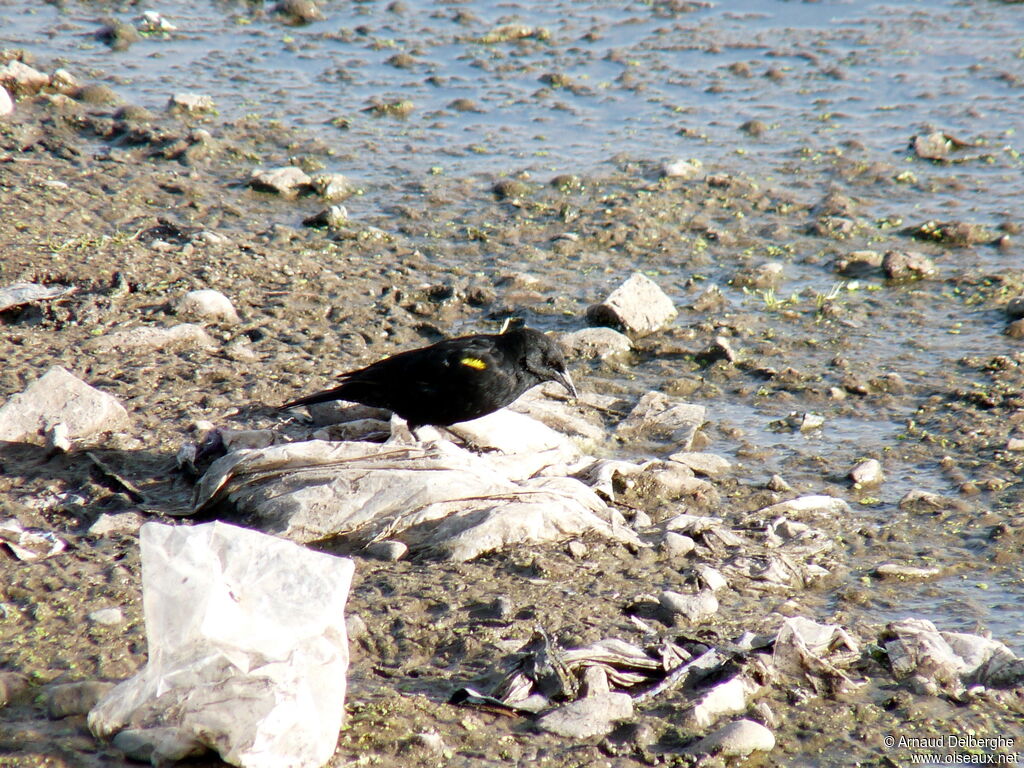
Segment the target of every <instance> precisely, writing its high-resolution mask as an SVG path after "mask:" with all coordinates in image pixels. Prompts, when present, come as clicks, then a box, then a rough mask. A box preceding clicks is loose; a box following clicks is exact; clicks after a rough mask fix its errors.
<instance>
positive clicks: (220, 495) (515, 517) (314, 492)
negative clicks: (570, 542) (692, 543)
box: [194, 413, 643, 561]
mask: <svg viewBox="0 0 1024 768" xmlns="http://www.w3.org/2000/svg"><path fill="white" fill-rule="evenodd" d="M507 415H508V416H510V417H516V418H518V419H519V420H525V422H522V423H523V424H527V423H533V424H537V422H534V421H533V420H532V419H530V418H529V417H527V416H524V415H521V414H511V413H510V414H507ZM485 418H489V417H485ZM501 418H503V419H504V418H505V417H504V416H503V417H501ZM478 421H483V419H481V420H478ZM501 424H502V426H501V427H500V429H505V428H506V426H507V425H506V423H505V422H504V421H502V422H501ZM538 426H541V427H543V425H539V424H538ZM543 429H544V430H545V432H544V438H543V440H542V442H541V443H540V447H539V449H536V448H535V446H532V445H530V444H526V445H521V446H518V447H519V449H520V450H519V451H518V452H515V453H502V452H491V453H484V454H477V453H473V452H471V451H469V450H466V449H463V448H461V447H459V446H457V445H455V444H454V443H451V442H448V441H445V440H440V439H438V440H433V441H431V442H428V443H413V444H401V443H397V442H389V443H385V444H383V445H381V444H379V443H369V442H342V443H330V442H323V441H318V440H313V441H306V442H301V443H291V444H287V445H276V446H270V447H267V448H263V449H259V450H241V451H237V452H234V453H229V454H228V455H226V456H224V457H222V458H220V459H218V460H217V461H215V462H214V463H213V464H212V465H211V466H210V468H209V470H208V471H207V472H206V474H205V475H204V476H203V478H202V479H201V480H200V482H199V484H198V485H197V486H196V491H195V497H194V510H195V513H203V512H205V511H208V510H209V509H211V508H213V507H215V506H217V505H219V504H221V503H222V502H228V503H229V504H230V505H232V506H233V507H234V509H235V512H236V514H238V515H239V519H240V520H242V521H243V522H244V523H245V524H247V525H250V526H252V527H255V528H258V529H260V530H264V531H267V532H270V533H275V534H279V535H282V536H285V537H287V538H289V539H292V540H294V541H298V542H302V543H307V542H312V541H320V540H325V539H344V540H346V541H349V542H351V543H354V544H356V545H365V544H368V543H370V542H373V541H380V540H384V539H397V540H399V541H402V542H403V543H405V544H406V545H407V546H409V547H410V549H411V550H412V551H413V552H414V553H425V554H428V555H432V556H438V557H442V558H446V559H451V560H455V561H466V560H471V559H472V558H474V557H477V556H478V555H481V554H483V553H485V552H489V551H493V550H496V549H501V548H503V547H507V546H515V545H522V544H534V543H541V542H548V541H559V540H563V539H567V538H570V537H573V536H579V535H582V534H584V533H589V532H596V533H598V534H601V535H603V536H605V537H607V538H610V539H612V540H615V541H620V542H623V543H626V544H629V545H633V546H643V544H642V543H641V541H640V539H639V538H638V537H637V535H636V534H635V533H634V532H633V531H632V530H631V529H630V528H629V527H628V526H627V525H626V523H625V520H624V519H623V517H622V515H621V514H620V513H619V512H618V511H616V510H614V509H612V508H611V507H608V506H607V505H606V504H605V503H604V501H603V500H602V499H601V498H600V497H599V496H598V495H597V494H596V493H595V492H594V491H593V490H591V489H590V488H588V487H587V486H586V485H585V484H584V483H582V482H580V481H579V480H576V479H574V478H572V477H568V476H563V475H564V474H565V473H569V472H575V471H576V470H577V469H578V468H579V464H580V461H581V457H580V455H579V452H578V450H576V449H575V448H574V447H573V446H572V445H571V443H569V442H568V441H564V442H562V441H556V444H555V445H551V444H550V442H544V441H548V440H549V439H550V437H551V434H550V433H551V430H548V429H547V428H546V427H544V428H543ZM478 438H479V439H483V437H482V436H481V435H478ZM549 473H554V476H547V475H548V474H549Z"/></svg>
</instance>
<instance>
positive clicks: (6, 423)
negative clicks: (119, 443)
mask: <svg viewBox="0 0 1024 768" xmlns="http://www.w3.org/2000/svg"><path fill="white" fill-rule="evenodd" d="M61 423H62V424H64V425H65V426H66V427H67V432H66V433H64V436H65V437H66V438H67V439H69V440H82V439H85V438H89V437H92V436H94V435H97V434H99V433H101V432H110V431H115V430H119V429H124V428H126V427H127V426H128V412H127V411H126V410H125V409H124V407H123V406H122V405H121V404H120V403H119V402H118V401H117V398H115V397H114V396H113V395H108V394H107V393H105V392H101V391H99V390H98V389H94V388H93V387H90V386H89V385H88V384H86V383H85V382H84V381H82V380H81V379H79V378H76V377H75V376H73V375H72V374H70V373H68V371H66V370H65V369H64V368H61V367H60V366H54V367H52V368H50V370H48V371H47V372H46V373H45V374H44V375H43V376H42V377H41V378H39V379H36V380H35V381H34V382H32V384H30V385H29V386H28V387H27V388H26V389H25V391H24V392H21V393H20V394H17V395H14V396H13V397H12V398H11V399H9V400H8V401H7V402H6V403H5V404H4V406H3V407H2V408H0V441H8V442H28V443H35V444H37V445H42V444H44V437H43V434H44V433H45V432H46V430H48V429H50V428H51V427H53V426H54V425H56V424H61Z"/></svg>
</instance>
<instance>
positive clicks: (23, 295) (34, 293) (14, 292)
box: [0, 88, 75, 311]
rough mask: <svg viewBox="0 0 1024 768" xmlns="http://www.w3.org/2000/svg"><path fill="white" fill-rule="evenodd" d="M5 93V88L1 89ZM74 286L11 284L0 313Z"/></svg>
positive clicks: (3, 291) (2, 294) (1, 291)
mask: <svg viewBox="0 0 1024 768" xmlns="http://www.w3.org/2000/svg"><path fill="white" fill-rule="evenodd" d="M0 91H3V88H0ZM2 114H4V112H3V93H0V115H2ZM74 290H75V288H74V286H67V285H41V284H40V283H23V282H22V283H11V284H10V285H6V286H4V287H3V288H0V311H3V310H5V309H11V308H12V307H20V306H22V305H24V304H32V303H34V302H36V301H47V300H49V299H59V298H61V297H63V296H67V295H68V294H69V293H73V292H74Z"/></svg>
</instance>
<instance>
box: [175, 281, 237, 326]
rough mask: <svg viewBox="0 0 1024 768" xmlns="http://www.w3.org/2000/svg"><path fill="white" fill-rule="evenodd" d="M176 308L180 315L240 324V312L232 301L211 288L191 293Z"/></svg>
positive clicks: (179, 301) (180, 300)
mask: <svg viewBox="0 0 1024 768" xmlns="http://www.w3.org/2000/svg"><path fill="white" fill-rule="evenodd" d="M174 308H175V311H176V312H177V313H178V314H179V315H191V316H192V317H201V318H204V319H206V320H224V321H226V322H229V323H237V322H238V312H236V311H235V307H234V305H233V304H232V303H231V299H229V298H228V297H227V296H225V295H224V294H223V293H221V292H220V291H215V290H213V289H211V288H204V289H202V290H198V291H189V292H188V293H186V294H185V295H184V296H182V297H181V298H180V299H179V300H178V302H177V304H175V305H174Z"/></svg>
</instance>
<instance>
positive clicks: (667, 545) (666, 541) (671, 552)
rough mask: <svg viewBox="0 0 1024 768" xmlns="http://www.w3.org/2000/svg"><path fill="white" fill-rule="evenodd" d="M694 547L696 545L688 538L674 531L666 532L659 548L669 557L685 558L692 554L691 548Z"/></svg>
mask: <svg viewBox="0 0 1024 768" xmlns="http://www.w3.org/2000/svg"><path fill="white" fill-rule="evenodd" d="M696 546H697V543H696V542H695V541H694V540H693V539H691V538H690V537H689V536H684V535H683V534H681V533H676V532H675V531H666V532H665V536H664V538H663V539H662V540H661V547H662V549H664V550H665V554H667V555H668V556H669V557H685V556H686V555H688V554H690V553H691V552H693V548H694V547H696Z"/></svg>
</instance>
